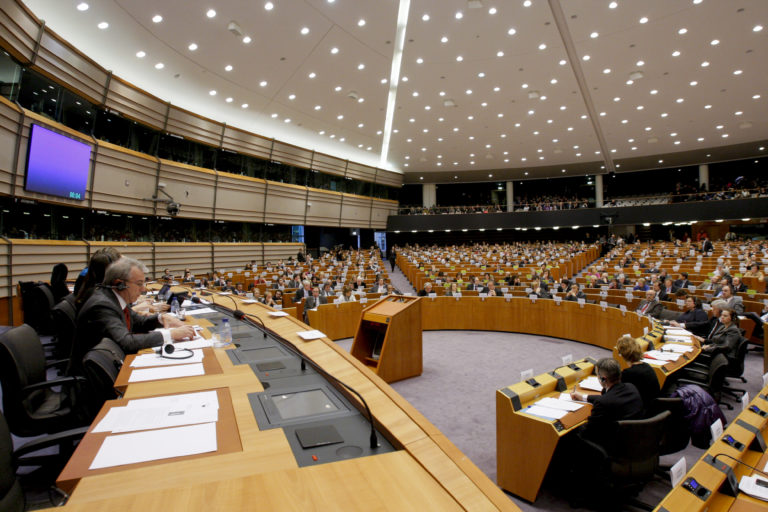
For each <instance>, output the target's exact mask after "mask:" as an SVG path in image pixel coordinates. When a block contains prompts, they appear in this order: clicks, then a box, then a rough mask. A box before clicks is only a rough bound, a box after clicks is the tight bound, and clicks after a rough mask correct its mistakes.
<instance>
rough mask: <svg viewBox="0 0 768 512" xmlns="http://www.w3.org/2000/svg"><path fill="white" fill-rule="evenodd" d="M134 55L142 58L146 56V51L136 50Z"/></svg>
mask: <svg viewBox="0 0 768 512" xmlns="http://www.w3.org/2000/svg"><path fill="white" fill-rule="evenodd" d="M136 56H137V57H138V58H140V59H143V58H144V57H146V56H147V52H145V51H143V50H142V51H138V52H136Z"/></svg>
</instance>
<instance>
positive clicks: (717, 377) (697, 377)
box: [677, 354, 733, 409]
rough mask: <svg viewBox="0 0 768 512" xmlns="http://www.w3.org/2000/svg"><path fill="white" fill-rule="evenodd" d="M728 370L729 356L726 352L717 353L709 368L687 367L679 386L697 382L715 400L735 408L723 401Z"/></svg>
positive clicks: (678, 383)
mask: <svg viewBox="0 0 768 512" xmlns="http://www.w3.org/2000/svg"><path fill="white" fill-rule="evenodd" d="M727 371H728V358H726V357H725V355H724V354H717V355H716V356H715V357H713V358H712V362H711V363H710V365H709V368H708V369H707V370H706V371H704V370H700V369H694V368H685V369H684V370H683V371H682V372H681V374H682V375H681V378H679V379H678V380H677V386H682V385H685V384H695V385H697V386H700V387H701V388H703V389H704V390H706V391H707V393H709V394H710V395H711V396H712V398H714V400H715V402H717V403H718V404H720V405H724V406H726V407H727V408H728V409H733V406H732V405H731V404H727V403H723V402H721V398H722V392H723V385H724V383H725V375H726V372H727Z"/></svg>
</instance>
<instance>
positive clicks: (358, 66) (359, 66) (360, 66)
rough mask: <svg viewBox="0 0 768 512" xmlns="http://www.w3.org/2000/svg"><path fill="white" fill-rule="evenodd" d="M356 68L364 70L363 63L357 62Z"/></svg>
mask: <svg viewBox="0 0 768 512" xmlns="http://www.w3.org/2000/svg"><path fill="white" fill-rule="evenodd" d="M357 69H358V70H359V71H362V70H364V69H365V64H358V65H357Z"/></svg>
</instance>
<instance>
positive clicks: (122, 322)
mask: <svg viewBox="0 0 768 512" xmlns="http://www.w3.org/2000/svg"><path fill="white" fill-rule="evenodd" d="M145 271H146V267H145V266H144V265H143V264H142V263H141V262H140V261H138V260H135V259H132V258H121V259H119V260H117V261H116V262H115V263H113V264H112V265H110V266H109V267H108V268H107V271H106V273H105V274H104V282H103V283H102V284H101V285H99V287H98V288H97V289H96V290H95V291H94V293H93V295H91V297H90V298H89V299H88V300H87V301H86V303H85V304H84V305H83V307H82V308H81V309H80V312H79V314H78V315H77V331H76V335H75V350H74V354H73V364H75V365H78V366H79V362H80V361H81V360H82V358H83V356H84V355H85V353H86V352H88V351H89V350H90V349H91V348H93V347H94V346H95V345H96V344H98V343H99V342H100V341H101V339H102V338H110V339H111V340H113V341H114V342H115V343H117V344H118V345H120V347H121V348H122V349H123V350H124V351H125V352H126V353H135V352H137V351H138V350H141V349H143V348H148V347H156V346H159V345H161V344H163V342H171V341H178V340H183V339H187V338H190V339H191V338H193V337H194V336H195V330H194V328H193V327H192V326H191V325H186V324H184V323H182V322H181V321H179V320H178V319H177V318H176V317H175V316H173V315H170V314H167V313H164V314H159V315H150V316H145V315H140V314H138V313H135V312H134V311H133V310H132V309H131V304H132V303H134V302H135V301H136V299H138V298H139V296H141V295H142V294H143V293H144V292H145V291H146V288H145V287H144V272H145ZM158 328H159V330H157V331H155V329H158Z"/></svg>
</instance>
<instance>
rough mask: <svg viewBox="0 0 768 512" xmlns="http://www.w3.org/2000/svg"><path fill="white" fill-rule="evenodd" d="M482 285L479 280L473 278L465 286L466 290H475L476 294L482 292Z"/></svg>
mask: <svg viewBox="0 0 768 512" xmlns="http://www.w3.org/2000/svg"><path fill="white" fill-rule="evenodd" d="M483 288H484V287H483V285H482V284H481V283H480V278H479V277H475V278H474V279H472V280H471V282H470V283H469V284H468V285H467V290H476V291H478V292H480V291H482V289H483Z"/></svg>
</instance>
